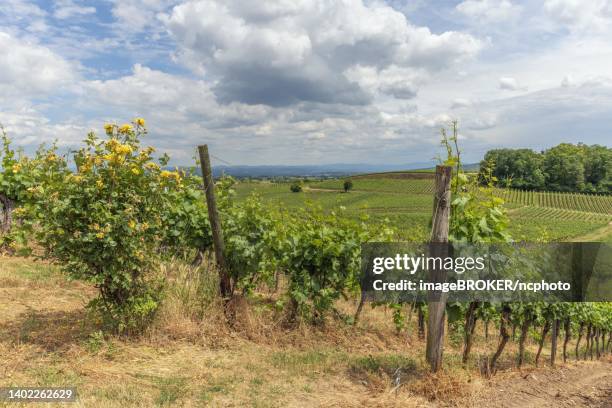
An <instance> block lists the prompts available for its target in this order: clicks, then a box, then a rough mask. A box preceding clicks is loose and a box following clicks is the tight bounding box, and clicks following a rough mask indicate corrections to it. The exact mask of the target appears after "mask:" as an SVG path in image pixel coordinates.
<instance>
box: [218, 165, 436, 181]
mask: <svg viewBox="0 0 612 408" xmlns="http://www.w3.org/2000/svg"><path fill="white" fill-rule="evenodd" d="M432 165H433V163H432V162H421V163H410V164H359V163H356V164H322V165H298V166H285V165H268V166H214V167H213V176H214V177H219V176H221V175H223V174H225V175H229V176H232V177H236V178H247V177H254V178H274V177H342V176H349V175H354V174H364V173H381V172H390V171H403V170H414V169H418V168H423V167H429V166H432Z"/></svg>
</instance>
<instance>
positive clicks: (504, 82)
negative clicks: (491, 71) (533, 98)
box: [499, 77, 527, 91]
mask: <svg viewBox="0 0 612 408" xmlns="http://www.w3.org/2000/svg"><path fill="white" fill-rule="evenodd" d="M499 89H504V90H507V91H520V90H526V89H527V88H525V87H522V86H521V85H519V82H518V81H517V80H516V78H513V77H501V78H499Z"/></svg>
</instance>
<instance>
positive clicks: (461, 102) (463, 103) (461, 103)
mask: <svg viewBox="0 0 612 408" xmlns="http://www.w3.org/2000/svg"><path fill="white" fill-rule="evenodd" d="M471 105H472V101H470V100H469V99H466V98H455V99H453V103H452V104H451V109H457V108H465V107H468V106H471Z"/></svg>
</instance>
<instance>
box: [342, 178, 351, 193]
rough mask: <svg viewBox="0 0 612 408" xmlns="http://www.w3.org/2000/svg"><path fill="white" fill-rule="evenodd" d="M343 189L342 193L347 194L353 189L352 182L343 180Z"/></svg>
mask: <svg viewBox="0 0 612 408" xmlns="http://www.w3.org/2000/svg"><path fill="white" fill-rule="evenodd" d="M343 187H344V192H345V193H348V192H349V190H352V189H353V181H352V180H350V179H349V180H344V184H343Z"/></svg>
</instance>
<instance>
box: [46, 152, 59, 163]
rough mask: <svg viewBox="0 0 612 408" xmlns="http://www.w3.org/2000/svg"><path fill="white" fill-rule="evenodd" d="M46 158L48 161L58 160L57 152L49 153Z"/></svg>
mask: <svg viewBox="0 0 612 408" xmlns="http://www.w3.org/2000/svg"><path fill="white" fill-rule="evenodd" d="M46 160H47V162H48V163H53V162H54V161H56V160H57V156H56V155H55V153H49V154H48V155H47V158H46Z"/></svg>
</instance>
